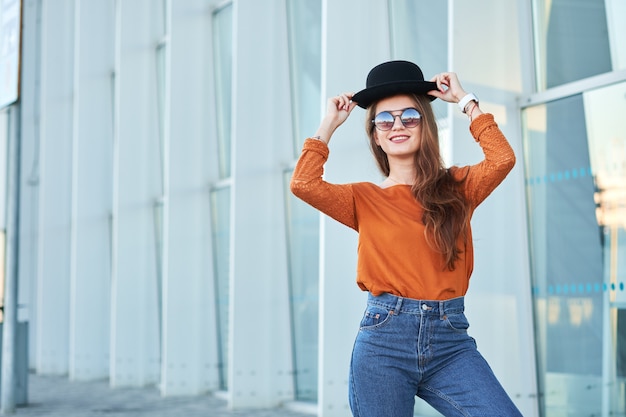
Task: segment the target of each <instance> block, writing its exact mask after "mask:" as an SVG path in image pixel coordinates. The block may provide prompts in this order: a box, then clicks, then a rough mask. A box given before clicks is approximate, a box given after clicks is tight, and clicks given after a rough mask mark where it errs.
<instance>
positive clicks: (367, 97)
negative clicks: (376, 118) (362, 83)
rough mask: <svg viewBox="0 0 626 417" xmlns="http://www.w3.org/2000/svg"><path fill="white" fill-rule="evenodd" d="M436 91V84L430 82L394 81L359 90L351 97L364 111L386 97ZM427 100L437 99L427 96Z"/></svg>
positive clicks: (424, 93)
mask: <svg viewBox="0 0 626 417" xmlns="http://www.w3.org/2000/svg"><path fill="white" fill-rule="evenodd" d="M436 89H437V83H435V82H432V81H394V82H391V83H386V84H380V85H376V86H374V87H370V88H366V89H364V90H361V91H359V92H358V93H356V94H355V95H354V96H352V101H354V102H355V103H356V104H357V105H358V106H359V107H362V108H364V109H366V108H368V107H369V106H370V105H371V104H372V103H374V102H376V101H378V100H380V99H383V98H386V97H391V96H395V95H398V94H408V93H409V94H410V93H415V94H423V95H427V94H426V93H428V92H429V91H432V90H436ZM427 96H428V95H427ZM428 98H429V99H430V101H433V100H434V99H436V98H437V97H434V96H428Z"/></svg>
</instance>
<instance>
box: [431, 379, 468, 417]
mask: <svg viewBox="0 0 626 417" xmlns="http://www.w3.org/2000/svg"><path fill="white" fill-rule="evenodd" d="M422 387H423V388H424V389H426V390H428V391H430V392H432V393H433V394H435V395H436V396H437V397H439V398H441V399H442V400H444V401H446V402H447V403H448V404H450V405H451V406H452V407H454V408H456V409H457V410H458V411H459V413H461V414H463V415H464V416H465V417H472V416H471V415H469V414H467V413H466V412H465V411H463V408H462V407H461V406H460V405H459V403H457V402H456V401H454V400H453V399H452V398H450V397H448V396H447V395H446V394H444V393H443V392H441V391H439V390H436V389H434V388H432V387H430V386H428V385H422Z"/></svg>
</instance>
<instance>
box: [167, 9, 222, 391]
mask: <svg viewBox="0 0 626 417" xmlns="http://www.w3.org/2000/svg"><path fill="white" fill-rule="evenodd" d="M170 4H171V6H170V7H171V14H170V15H171V19H170V22H171V26H170V36H169V42H168V46H167V48H168V49H167V50H168V53H167V57H168V59H167V70H166V73H168V74H169V77H168V82H167V83H166V84H167V85H168V89H167V91H168V93H167V97H169V100H167V99H166V120H167V123H166V126H168V129H167V130H166V138H165V140H166V144H167V146H166V150H168V152H166V160H167V161H168V164H169V175H168V177H167V183H166V184H167V187H166V190H167V191H166V192H167V194H166V200H165V207H166V211H165V213H166V218H165V220H166V222H165V228H166V229H165V230H166V234H165V236H166V239H165V241H164V245H165V254H164V257H165V259H166V260H167V262H165V265H166V268H165V269H164V274H163V338H162V340H163V353H162V371H161V382H162V384H161V389H162V393H163V394H165V395H177V394H198V393H201V392H205V391H207V390H211V389H217V388H218V385H219V381H218V372H217V370H218V368H217V366H218V364H217V341H218V339H217V334H216V326H215V321H214V318H215V295H214V291H213V289H214V285H213V268H212V265H211V249H210V247H209V243H210V234H209V233H210V231H209V223H210V215H209V214H210V213H209V208H210V207H209V196H208V183H209V179H208V174H207V171H208V170H207V167H206V161H207V160H210V159H211V158H210V155H209V154H208V149H207V140H208V139H207V130H208V129H207V126H206V123H207V122H206V120H207V113H208V109H207V107H208V103H207V102H208V101H209V100H211V99H212V97H211V96H209V94H208V84H209V83H210V82H211V81H212V77H211V76H210V74H211V71H210V69H209V68H207V65H206V54H205V53H202V51H205V50H207V43H208V42H209V40H210V32H209V22H210V13H209V11H208V10H207V5H206V1H205V0H184V1H181V0H176V1H171V3H170ZM174 132H175V134H174Z"/></svg>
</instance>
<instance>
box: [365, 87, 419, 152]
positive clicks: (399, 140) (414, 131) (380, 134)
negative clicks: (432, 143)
mask: <svg viewBox="0 0 626 417" xmlns="http://www.w3.org/2000/svg"><path fill="white" fill-rule="evenodd" d="M408 108H417V103H415V101H414V100H413V99H412V98H411V97H410V96H407V95H398V96H393V97H388V98H385V99H382V100H380V101H379V102H378V103H377V104H376V111H375V113H374V114H375V115H378V114H379V113H381V112H385V111H386V112H389V113H391V114H392V115H393V116H394V122H393V126H392V128H391V129H389V130H380V129H379V128H378V127H375V128H374V139H375V140H376V144H377V145H379V146H380V147H381V148H382V150H383V151H384V152H385V153H386V154H387V157H388V158H394V157H408V156H410V157H412V156H413V155H414V154H415V152H417V151H418V150H419V147H420V137H421V132H422V130H421V125H422V124H421V121H420V122H419V123H418V124H417V126H415V127H406V126H404V124H403V123H402V122H401V121H400V117H395V116H400V115H401V114H402V112H403V110H405V109H408Z"/></svg>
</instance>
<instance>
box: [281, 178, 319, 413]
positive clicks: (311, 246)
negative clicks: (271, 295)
mask: <svg viewBox="0 0 626 417" xmlns="http://www.w3.org/2000/svg"><path fill="white" fill-rule="evenodd" d="M290 178H291V172H289V173H287V175H286V180H285V185H286V189H287V193H286V194H287V199H286V204H287V240H288V245H287V247H288V251H289V282H290V286H289V289H290V301H291V323H292V337H293V342H292V350H293V357H294V369H295V381H294V385H295V388H296V400H299V401H311V402H315V401H317V351H318V332H317V326H318V295H319V293H318V284H319V282H318V281H319V280H318V274H319V265H318V263H319V213H318V212H317V211H316V210H315V209H314V208H313V207H311V206H309V205H308V204H306V203H304V202H303V201H301V200H299V199H298V198H296V197H295V196H294V195H293V194H291V192H289V188H288V187H289V180H290Z"/></svg>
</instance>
